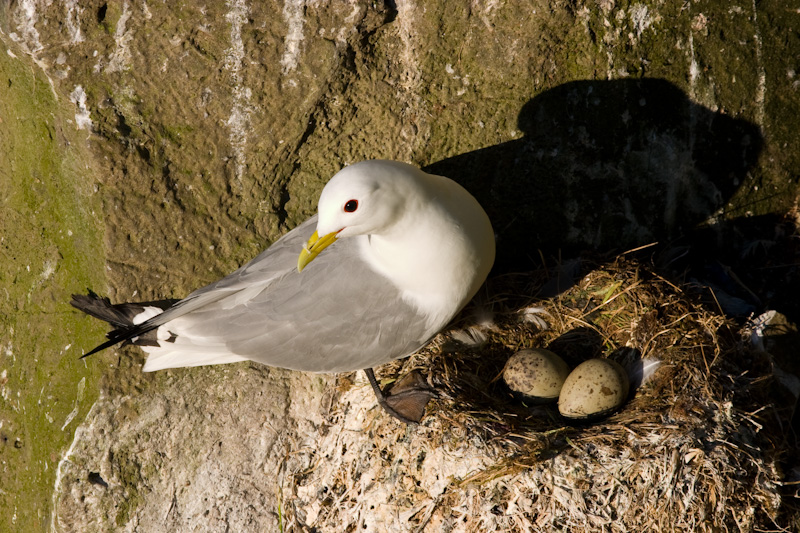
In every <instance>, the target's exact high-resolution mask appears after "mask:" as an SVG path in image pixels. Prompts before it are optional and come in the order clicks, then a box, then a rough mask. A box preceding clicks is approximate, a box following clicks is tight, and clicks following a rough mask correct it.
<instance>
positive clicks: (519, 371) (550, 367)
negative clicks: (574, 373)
mask: <svg viewBox="0 0 800 533" xmlns="http://www.w3.org/2000/svg"><path fill="white" fill-rule="evenodd" d="M568 374H569V366H567V363H565V362H564V360H563V359H561V358H560V357H559V356H558V355H556V354H555V353H553V352H551V351H550V350H544V349H541V348H534V349H528V350H520V351H519V352H517V353H515V354H514V355H512V356H511V358H510V359H509V360H508V362H507V363H506V366H505V368H504V369H503V380H504V381H505V382H506V385H508V388H510V389H511V390H512V391H514V392H516V393H518V394H520V395H522V396H524V397H526V398H527V399H530V400H533V401H534V402H536V403H547V402H552V401H555V400H556V399H557V398H558V393H559V392H560V391H561V386H562V385H563V384H564V380H565V379H566V378H567V375H568Z"/></svg>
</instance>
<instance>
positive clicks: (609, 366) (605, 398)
mask: <svg viewBox="0 0 800 533" xmlns="http://www.w3.org/2000/svg"><path fill="white" fill-rule="evenodd" d="M627 397H628V374H627V372H625V369H624V368H622V366H620V364H619V363H617V362H616V361H612V360H610V359H589V360H588V361H584V362H583V363H581V364H580V365H578V366H577V367H576V368H575V370H573V371H572V373H570V375H569V376H567V379H566V381H564V386H563V387H562V388H561V394H560V395H559V397H558V411H559V412H560V413H561V415H562V416H565V417H567V418H572V419H577V420H580V419H589V418H598V417H601V416H603V415H607V414H610V413H611V412H612V411H614V410H615V409H617V408H618V407H619V406H620V405H622V404H623V402H625V399H626V398H627Z"/></svg>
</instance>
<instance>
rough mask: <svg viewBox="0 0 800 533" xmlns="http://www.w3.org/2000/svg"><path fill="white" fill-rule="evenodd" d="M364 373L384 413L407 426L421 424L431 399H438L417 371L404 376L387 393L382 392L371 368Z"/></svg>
mask: <svg viewBox="0 0 800 533" xmlns="http://www.w3.org/2000/svg"><path fill="white" fill-rule="evenodd" d="M364 373H365V374H366V375H367V379H368V380H369V384H370V385H371V386H372V390H373V391H374V392H375V397H376V398H377V399H378V404H379V405H380V406H381V407H383V410H384V411H386V412H387V413H389V414H390V415H392V416H393V417H395V418H396V419H398V420H400V421H401V422H404V423H406V424H417V423H419V421H420V420H422V415H423V414H425V406H426V405H428V402H429V401H430V399H431V398H435V397H436V391H435V390H433V389H432V388H431V387H430V385H428V383H427V382H426V381H425V379H424V378H423V377H422V376H421V375H420V373H419V372H417V371H412V372H410V373H408V374H407V375H405V376H403V378H402V379H400V380H398V381H397V382H396V383H395V384H394V385H393V386H392V387H391V388H390V389H389V390H387V391H386V392H384V391H382V390H381V388H380V386H379V385H378V380H376V379H375V372H374V371H373V370H372V369H371V368H365V369H364Z"/></svg>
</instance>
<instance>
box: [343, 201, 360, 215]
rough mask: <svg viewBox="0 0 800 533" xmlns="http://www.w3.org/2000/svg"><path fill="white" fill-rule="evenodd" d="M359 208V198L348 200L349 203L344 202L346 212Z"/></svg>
mask: <svg viewBox="0 0 800 533" xmlns="http://www.w3.org/2000/svg"><path fill="white" fill-rule="evenodd" d="M356 209H358V200H347V203H346V204H344V210H345V212H346V213H352V212H353V211H355V210H356Z"/></svg>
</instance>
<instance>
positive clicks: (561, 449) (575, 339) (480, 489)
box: [282, 258, 800, 532]
mask: <svg viewBox="0 0 800 533" xmlns="http://www.w3.org/2000/svg"><path fill="white" fill-rule="evenodd" d="M546 281H547V274H546V272H544V271H541V272H532V273H525V274H515V275H506V276H502V277H498V278H494V279H493V280H491V281H490V283H489V285H488V290H487V294H489V295H491V296H490V297H489V299H490V301H489V302H488V303H487V304H485V307H484V309H485V308H489V309H491V311H492V313H491V318H489V317H488V315H489V313H485V314H486V315H487V316H486V317H484V318H483V319H481V318H480V317H478V318H477V319H476V318H475V317H474V316H473V317H468V318H465V319H464V320H463V321H462V323H460V324H456V325H455V328H457V329H453V330H451V331H450V332H448V333H445V334H442V335H440V336H438V337H437V338H436V339H435V341H434V342H433V343H432V344H431V345H429V346H428V347H427V348H426V349H425V350H423V351H422V352H420V353H419V354H416V355H414V356H412V357H410V358H408V359H406V360H403V361H397V362H394V363H392V364H390V365H387V366H385V367H383V368H382V369H381V375H383V376H399V375H402V374H403V373H405V372H409V371H411V370H412V369H417V370H419V371H421V372H423V373H424V374H425V375H428V376H429V379H430V380H431V382H432V383H433V384H434V385H435V386H436V387H437V389H438V390H439V391H442V398H441V399H439V400H436V401H433V402H431V404H430V406H429V407H428V413H427V415H426V417H425V418H424V419H423V423H422V424H421V425H420V426H417V427H416V428H405V427H403V426H401V425H400V424H397V423H396V422H394V421H393V420H391V419H389V418H388V417H381V416H380V414H379V413H377V414H376V413H375V411H368V412H367V414H366V415H365V416H362V417H360V418H357V422H356V423H357V424H362V425H361V426H359V427H355V426H354V427H344V428H343V429H341V431H339V429H330V430H327V431H323V435H324V436H323V438H321V439H320V440H319V441H318V442H316V443H314V446H313V447H304V448H303V449H302V450H294V451H292V452H291V453H290V454H288V455H287V461H286V462H285V463H284V469H283V471H282V476H283V477H282V479H283V481H282V487H283V489H282V490H283V491H284V492H283V494H284V498H285V501H283V502H282V509H284V511H285V516H283V517H282V523H283V524H284V525H285V530H287V531H292V530H295V531H329V530H330V531H332V530H334V529H336V530H339V531H377V530H384V531H520V532H522V531H550V530H552V529H554V528H555V529H562V530H569V531H761V530H767V531H800V518H798V516H800V515H798V513H797V508H798V501H799V500H798V498H797V491H798V487H797V486H796V485H792V484H787V483H784V477H783V474H782V467H783V465H784V463H785V462H786V461H789V464H790V465H792V464H793V463H791V461H792V460H794V457H796V456H797V453H798V450H797V447H796V440H795V439H794V437H793V436H792V435H791V429H790V425H791V416H792V410H793V407H792V404H791V402H790V401H788V400H787V397H786V396H783V395H782V389H781V388H780V387H779V386H778V385H777V382H776V380H775V378H774V377H773V374H772V367H771V361H770V356H769V354H766V353H764V352H758V351H755V350H753V349H752V348H750V345H749V343H748V342H746V341H744V340H743V338H742V334H741V333H740V329H739V326H737V325H736V324H734V323H733V322H731V321H729V320H728V319H726V318H724V317H723V315H722V313H721V312H718V311H716V310H715V309H714V307H713V300H710V302H711V305H708V304H707V303H703V302H701V301H699V300H698V299H697V298H695V297H692V296H690V295H687V294H686V293H684V291H682V290H681V288H679V287H677V286H676V285H674V284H672V283H671V282H669V281H668V280H666V279H664V278H662V277H660V276H659V275H658V274H656V273H655V272H654V270H653V269H652V268H650V267H649V265H647V264H643V263H639V262H636V261H634V260H630V259H624V258H618V259H617V260H615V261H614V262H612V263H609V264H605V265H602V266H596V267H595V268H593V269H592V270H591V272H589V273H588V274H587V275H585V277H583V278H582V279H581V280H580V281H579V282H578V283H577V284H576V285H575V286H573V287H572V288H570V289H569V290H567V291H565V292H563V293H561V294H560V295H558V296H557V297H554V298H552V299H547V300H539V299H537V298H536V297H535V295H536V294H537V292H538V290H539V288H540V287H541V286H542V285H544V284H545V283H546ZM459 328H460V329H459ZM459 339H460V341H459ZM470 339H472V341H470ZM464 341H467V342H466V344H465V343H464ZM531 347H544V348H548V349H550V350H553V351H554V352H556V353H558V354H559V355H561V356H562V357H563V358H564V359H565V360H566V361H567V363H569V364H570V366H571V367H574V366H576V365H577V364H578V363H580V362H581V361H583V360H586V359H588V358H590V357H598V356H599V357H609V358H612V359H615V360H616V361H618V362H619V363H621V364H622V365H623V366H626V367H628V368H631V367H632V366H635V365H636V364H637V362H641V361H642V360H645V361H652V360H658V361H659V362H660V366H659V367H658V369H657V370H656V372H655V373H654V374H653V375H652V376H651V377H650V378H649V379H648V380H647V381H646V382H645V383H644V384H643V385H641V386H640V387H638V388H636V389H634V390H633V392H632V395H631V399H630V400H629V401H628V402H627V403H626V404H625V405H624V407H623V408H622V409H621V410H620V411H618V412H617V413H615V414H613V415H612V416H610V417H608V418H606V419H604V420H602V421H599V422H595V423H592V424H588V425H569V424H567V422H565V421H564V420H563V419H561V418H560V417H559V416H558V412H557V408H556V407H555V405H553V406H544V407H539V406H531V407H527V406H525V405H522V404H521V403H520V402H519V401H517V400H515V399H514V398H513V396H512V395H511V394H510V392H509V391H508V389H507V388H505V386H504V384H503V383H502V380H500V379H498V377H499V375H500V373H501V372H502V368H503V365H504V364H505V361H506V360H507V359H508V357H509V356H510V355H511V354H513V353H514V352H515V351H517V350H519V349H522V348H531ZM340 385H341V386H340V389H339V392H338V393H337V396H338V398H337V400H336V401H334V402H333V405H334V407H333V411H332V412H331V414H330V424H331V426H330V428H334V426H336V425H337V424H342V423H343V422H344V421H346V420H347V419H353V417H352V416H350V417H345V416H343V415H344V414H345V413H347V412H348V411H350V412H351V414H352V410H353V409H356V408H358V407H357V404H358V402H359V398H362V397H364V396H363V394H361V391H363V390H364V389H365V387H364V386H363V385H362V384H357V385H355V386H354V384H353V382H352V381H350V380H349V378H347V377H345V378H342V380H340ZM365 398H366V400H365V401H366V402H367V403H368V402H369V396H368V395H367V396H366V397H365ZM323 429H325V428H323Z"/></svg>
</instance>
